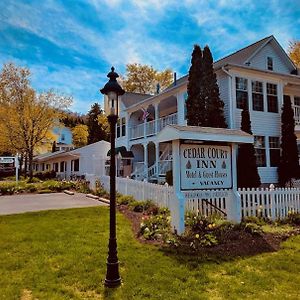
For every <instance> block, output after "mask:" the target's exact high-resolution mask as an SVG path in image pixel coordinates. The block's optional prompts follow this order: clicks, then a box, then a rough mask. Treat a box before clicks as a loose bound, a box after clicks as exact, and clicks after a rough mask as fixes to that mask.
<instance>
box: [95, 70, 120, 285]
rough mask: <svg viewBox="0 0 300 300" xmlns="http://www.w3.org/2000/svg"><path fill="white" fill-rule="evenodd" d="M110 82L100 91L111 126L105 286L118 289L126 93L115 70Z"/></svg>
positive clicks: (109, 74) (112, 71) (110, 73)
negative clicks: (121, 125) (120, 139)
mask: <svg viewBox="0 0 300 300" xmlns="http://www.w3.org/2000/svg"><path fill="white" fill-rule="evenodd" d="M107 77H108V78H109V81H108V82H107V83H106V84H105V86H104V88H103V89H101V90H100V92H101V93H102V94H105V95H107V100H108V101H107V102H108V103H105V104H106V105H105V108H106V113H107V119H108V122H109V125H110V147H111V148H110V225H109V244H108V257H107V271H106V278H105V283H104V284H105V286H107V287H112V288H113V287H117V286H119V285H120V284H121V277H120V275H119V260H118V255H117V239H116V161H115V153H116V149H115V148H116V145H115V139H116V124H117V120H118V109H119V103H118V97H119V96H121V95H123V94H124V93H125V91H124V90H123V89H122V87H121V86H120V85H119V83H118V82H117V78H118V77H119V75H118V74H117V73H116V72H115V68H114V67H112V68H111V72H109V73H108V74H107Z"/></svg>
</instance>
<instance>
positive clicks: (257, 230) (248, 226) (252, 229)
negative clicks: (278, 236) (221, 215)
mask: <svg viewBox="0 0 300 300" xmlns="http://www.w3.org/2000/svg"><path fill="white" fill-rule="evenodd" d="M241 225H242V228H244V230H245V231H246V232H248V233H251V234H253V235H259V234H261V233H262V232H263V230H262V228H261V226H260V225H258V224H255V223H244V224H243V223H242V224H241Z"/></svg>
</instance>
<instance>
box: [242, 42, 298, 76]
mask: <svg viewBox="0 0 300 300" xmlns="http://www.w3.org/2000/svg"><path fill="white" fill-rule="evenodd" d="M267 57H271V58H272V59H273V71H274V72H277V73H283V74H291V72H292V71H293V70H294V69H295V68H294V66H293V64H292V63H291V61H290V60H289V58H288V57H287V54H286V53H285V52H284V50H283V49H282V48H281V46H280V45H279V44H278V43H277V42H276V41H275V39H274V38H273V39H271V40H270V41H269V42H268V43H267V44H265V45H264V46H263V47H261V48H260V49H259V50H258V51H257V52H256V53H253V55H252V56H251V57H249V58H248V60H247V62H249V63H250V64H249V66H250V67H252V68H257V69H260V70H268V68H267Z"/></svg>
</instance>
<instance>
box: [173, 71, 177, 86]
mask: <svg viewBox="0 0 300 300" xmlns="http://www.w3.org/2000/svg"><path fill="white" fill-rule="evenodd" d="M176 84H177V74H176V72H174V86H175V85H176Z"/></svg>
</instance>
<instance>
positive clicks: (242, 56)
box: [214, 35, 274, 69]
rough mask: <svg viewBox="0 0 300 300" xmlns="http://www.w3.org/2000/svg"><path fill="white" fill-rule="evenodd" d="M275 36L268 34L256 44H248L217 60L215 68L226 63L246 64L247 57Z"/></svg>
mask: <svg viewBox="0 0 300 300" xmlns="http://www.w3.org/2000/svg"><path fill="white" fill-rule="evenodd" d="M273 38H274V36H273V35H270V36H267V37H265V38H263V39H261V40H259V41H257V42H255V43H254V44H251V45H249V46H246V47H244V48H242V49H240V50H238V51H236V52H234V53H231V54H229V55H227V56H225V57H223V58H221V59H219V60H217V61H215V62H214V68H215V69H218V68H220V67H222V66H224V65H226V64H237V65H244V63H245V62H246V61H247V59H248V58H249V57H250V56H251V55H252V54H253V53H254V52H256V51H257V50H258V49H260V48H261V47H262V46H263V45H264V44H265V43H267V42H268V41H270V40H272V39H273Z"/></svg>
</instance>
